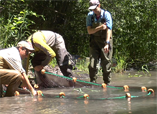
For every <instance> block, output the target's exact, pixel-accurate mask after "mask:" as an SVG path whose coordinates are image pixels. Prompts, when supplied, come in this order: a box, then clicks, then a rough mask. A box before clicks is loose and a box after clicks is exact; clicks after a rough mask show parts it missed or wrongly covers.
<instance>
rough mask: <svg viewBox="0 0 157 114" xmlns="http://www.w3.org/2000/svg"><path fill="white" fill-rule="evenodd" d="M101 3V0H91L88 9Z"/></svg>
mask: <svg viewBox="0 0 157 114" xmlns="http://www.w3.org/2000/svg"><path fill="white" fill-rule="evenodd" d="M99 4H100V2H99V0H90V1H89V5H90V7H89V8H88V9H89V10H92V9H95V8H96V7H97V6H98V5H99Z"/></svg>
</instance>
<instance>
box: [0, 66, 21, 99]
mask: <svg viewBox="0 0 157 114" xmlns="http://www.w3.org/2000/svg"><path fill="white" fill-rule="evenodd" d="M0 81H1V84H7V85H8V87H7V91H6V94H5V96H6V97H11V96H14V93H15V91H16V90H17V89H18V87H19V85H20V83H21V81H22V75H21V73H20V72H18V71H16V70H11V69H0Z"/></svg>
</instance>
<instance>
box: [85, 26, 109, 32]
mask: <svg viewBox="0 0 157 114" xmlns="http://www.w3.org/2000/svg"><path fill="white" fill-rule="evenodd" d="M106 28H107V26H106V25H105V24H102V25H100V26H98V27H96V28H92V27H91V26H87V31H88V34H94V33H96V32H98V31H99V30H105V29H106Z"/></svg>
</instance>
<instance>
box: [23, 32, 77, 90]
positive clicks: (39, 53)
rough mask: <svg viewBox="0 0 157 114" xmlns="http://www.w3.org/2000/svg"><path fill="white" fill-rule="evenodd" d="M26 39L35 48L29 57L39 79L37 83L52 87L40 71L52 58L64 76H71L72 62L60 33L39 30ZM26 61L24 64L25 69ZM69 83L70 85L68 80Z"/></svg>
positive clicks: (26, 67)
mask: <svg viewBox="0 0 157 114" xmlns="http://www.w3.org/2000/svg"><path fill="white" fill-rule="evenodd" d="M26 41H27V42H29V43H31V44H32V45H33V47H34V49H35V52H34V55H33V56H32V57H31V63H32V66H33V68H34V70H35V71H36V76H37V77H36V78H38V79H39V80H38V82H37V84H39V83H41V85H42V86H44V87H45V88H47V87H53V84H52V85H51V83H50V81H48V80H46V79H44V78H45V77H44V76H42V75H41V72H40V71H41V70H42V69H43V68H44V67H45V66H46V65H48V64H49V63H50V62H51V60H52V59H53V58H56V60H57V64H58V66H59V68H60V70H61V72H62V74H63V75H64V76H66V77H70V78H72V77H73V73H72V69H73V66H74V62H73V61H72V60H71V55H70V53H69V52H68V51H67V49H66V47H65V43H64V39H63V37H62V36H61V35H60V34H58V33H55V32H53V31H49V30H40V31H37V32H35V33H33V34H32V35H30V36H29V37H28V39H27V40H26ZM28 63H29V62H27V64H24V66H25V69H26V70H27V71H28V65H29V64H28ZM48 83H49V84H48ZM69 85H70V86H72V82H71V81H70V80H69ZM39 86H40V84H39Z"/></svg>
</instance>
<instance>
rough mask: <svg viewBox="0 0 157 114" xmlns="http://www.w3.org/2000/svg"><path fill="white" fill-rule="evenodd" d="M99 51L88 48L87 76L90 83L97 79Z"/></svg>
mask: <svg viewBox="0 0 157 114" xmlns="http://www.w3.org/2000/svg"><path fill="white" fill-rule="evenodd" d="M99 55H100V54H99V51H98V50H97V49H95V48H92V47H90V63H89V66H88V68H89V76H90V82H96V79H97V76H96V74H97V72H98V71H97V70H98V69H97V64H98V61H99Z"/></svg>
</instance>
